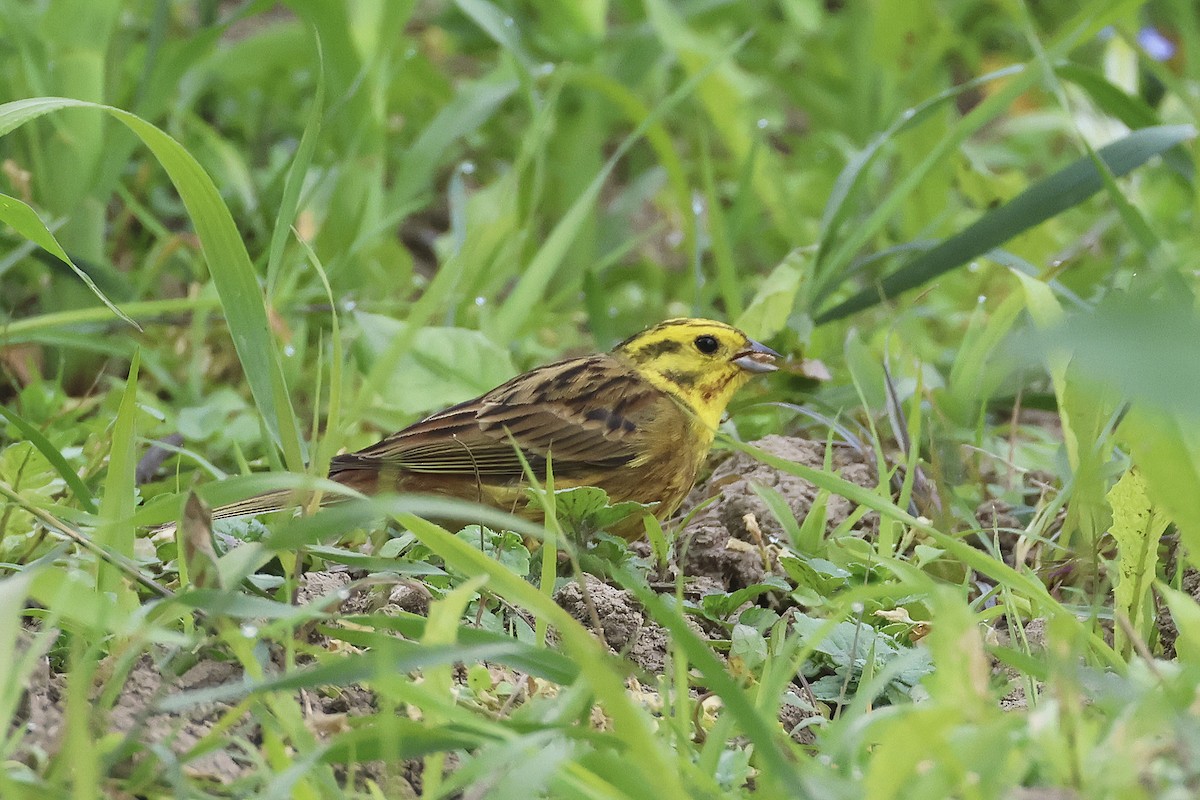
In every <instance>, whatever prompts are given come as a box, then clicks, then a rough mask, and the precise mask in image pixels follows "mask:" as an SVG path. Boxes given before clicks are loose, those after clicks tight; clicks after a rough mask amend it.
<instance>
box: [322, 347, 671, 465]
mask: <svg viewBox="0 0 1200 800" xmlns="http://www.w3.org/2000/svg"><path fill="white" fill-rule="evenodd" d="M663 399H664V396H663V395H662V393H661V392H660V391H659V390H658V389H656V388H654V387H653V386H651V385H650V384H649V383H647V382H645V381H643V380H641V379H640V378H638V377H637V375H636V374H635V373H633V372H631V371H630V369H629V368H628V367H627V366H625V365H624V364H623V363H622V362H621V361H618V360H617V359H616V358H614V357H613V356H611V355H607V354H601V355H594V356H586V357H583V358H575V359H570V360H568V361H560V362H558V363H556V364H549V365H547V366H545V367H539V368H538V369H535V370H532V371H530V372H527V373H524V374H523V375H519V376H517V377H516V378H513V379H512V380H511V381H509V382H508V383H505V384H503V385H501V386H499V387H497V388H496V389H493V390H492V391H490V392H488V393H487V394H485V395H483V396H482V397H479V398H476V399H475V400H469V401H467V402H465V403H461V404H459V405H457V406H454V407H452V408H448V409H446V410H445V411H441V412H438V413H437V414H433V415H432V416H429V417H426V418H425V419H423V420H421V421H420V422H417V423H414V424H413V425H411V426H409V427H407V428H405V429H404V430H402V431H399V432H398V433H395V434H392V435H391V436H389V437H387V438H386V439H383V440H382V441H380V442H378V443H377V444H374V445H371V446H370V447H367V448H365V449H363V450H360V451H358V452H357V453H351V454H347V455H343V456H338V457H336V458H335V459H334V460H333V464H332V465H331V466H332V469H333V470H347V469H350V470H353V469H400V470H403V471H405V472H411V473H425V474H439V475H448V476H449V475H466V476H475V477H486V478H490V479H492V480H506V479H513V478H520V477H521V476H522V475H523V472H524V470H523V468H522V466H521V459H520V457H518V455H517V448H519V449H520V452H521V454H522V455H523V456H524V458H525V460H526V461H528V462H529V464H530V466H531V467H533V468H534V469H539V468H541V467H543V466H544V465H545V462H546V460H547V458H550V459H551V460H552V462H553V464H554V473H555V475H561V476H564V477H567V476H570V475H571V474H573V473H575V472H580V473H584V472H591V471H593V470H595V469H597V468H614V467H619V466H622V465H624V464H627V463H629V462H630V461H632V460H633V459H635V458H637V456H638V455H640V454H641V448H639V441H640V439H641V437H639V436H638V433H639V430H640V428H641V426H643V425H644V424H645V423H646V422H647V421H648V419H649V418H650V416H651V415H653V413H654V404H655V402H656V401H659V402H661V401H662V400H663ZM510 437H511V438H510ZM514 444H515V445H516V447H514Z"/></svg>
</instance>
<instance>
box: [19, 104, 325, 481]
mask: <svg viewBox="0 0 1200 800" xmlns="http://www.w3.org/2000/svg"><path fill="white" fill-rule="evenodd" d="M64 108H92V109H96V110H99V111H104V112H105V113H107V114H110V115H111V116H113V117H115V118H116V119H117V120H119V121H120V122H122V123H123V124H124V125H125V126H126V127H128V128H129V129H130V130H131V131H133V132H134V133H135V134H137V136H138V137H139V138H140V139H141V140H142V142H143V143H144V144H145V145H146V146H147V147H148V148H150V151H151V152H152V153H153V154H154V156H155V157H156V158H157V159H158V162H159V163H160V164H161V165H162V167H163V169H165V170H166V171H167V174H168V175H169V176H170V178H171V182H172V183H173V184H174V185H175V189H176V191H178V192H179V196H180V198H181V199H182V200H183V204H184V206H185V207H186V208H187V211H188V214H189V216H190V217H191V220H192V225H193V226H194V227H195V229H196V235H197V237H198V238H199V239H200V248H201V250H202V251H203V253H204V258H205V261H207V263H208V267H209V272H210V274H211V276H212V280H213V283H214V284H215V286H216V288H217V294H218V296H219V297H220V299H221V306H222V308H223V309H224V311H225V319H226V320H227V322H228V324H229V332H230V335H231V336H232V337H233V346H234V349H235V350H236V351H237V355H238V359H239V360H240V361H241V364H242V368H243V369H244V370H245V373H246V380H247V382H248V383H249V385H250V393H251V394H252V395H253V396H254V402H255V404H256V405H257V406H258V410H259V413H260V414H262V417H263V419H264V420H265V422H266V425H267V429H268V430H269V431H270V433H271V437H272V439H273V440H274V441H275V443H276V444H277V445H279V446H280V448H281V449H282V450H283V453H284V457H285V459H286V460H287V463H288V466H289V468H290V469H292V470H294V471H300V470H302V469H303V468H304V454H303V445H302V443H301V440H300V428H299V425H298V423H297V420H296V416H295V413H294V412H293V411H292V408H291V400H290V398H289V397H287V395H286V394H284V395H283V396H280V397H277V396H276V395H277V394H278V393H279V392H280V391H281V389H282V387H284V386H285V385H286V384H285V382H284V379H283V368H282V366H281V365H280V362H279V351H278V349H277V348H276V347H275V341H274V339H273V338H272V336H271V329H270V325H269V324H268V320H267V308H266V305H265V304H264V302H263V294H262V290H261V289H260V288H259V285H258V279H257V276H256V274H255V271H254V265H253V263H251V261H250V254H249V253H247V252H246V246H245V244H244V243H243V242H242V240H241V237H240V236H239V234H238V230H237V226H236V225H235V224H234V222H233V217H232V216H231V215H230V213H229V208H228V207H227V206H226V205H225V202H224V201H223V200H222V199H221V195H220V193H219V192H218V191H217V187H216V186H215V185H214V184H213V182H212V179H211V178H210V177H209V176H208V174H207V173H206V172H205V171H204V168H203V167H201V166H200V164H199V162H197V161H196V159H195V158H193V157H192V155H191V154H190V153H188V152H187V150H185V149H184V148H183V147H182V146H181V145H180V144H179V143H178V142H176V141H175V140H174V139H172V138H171V137H170V136H168V135H167V134H166V133H164V132H163V131H161V130H159V129H158V128H157V127H155V126H154V125H151V124H150V123H149V122H146V121H145V120H143V119H141V118H140V117H138V116H136V115H134V114H130V113H129V112H127V111H122V110H121V109H119V108H113V107H112V106H105V105H101V104H98V103H87V102H83V101H79V100H71V99H68V98H62V97H40V98H34V99H30V100H17V101H14V102H11V103H5V104H4V105H0V135H3V134H4V133H7V132H8V131H11V130H12V129H13V128H15V127H17V126H18V125H21V124H23V123H25V122H28V121H30V120H32V119H36V118H37V117H40V116H42V115H44V114H49V113H50V112H52V111H58V110H61V109H64Z"/></svg>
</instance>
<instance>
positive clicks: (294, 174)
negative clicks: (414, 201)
mask: <svg viewBox="0 0 1200 800" xmlns="http://www.w3.org/2000/svg"><path fill="white" fill-rule="evenodd" d="M312 37H313V47H314V49H315V50H316V59H315V60H316V74H317V88H316V92H315V93H314V95H313V101H312V110H311V111H310V112H309V115H308V122H307V123H306V124H305V125H304V133H303V134H301V135H300V144H299V146H297V148H296V155H295V157H293V158H292V164H291V166H290V167H288V171H287V177H285V178H284V181H283V198H282V199H281V200H280V203H279V213H278V215H276V217H275V227H274V228H273V229H272V230H271V245H270V248H269V249H268V251H267V253H268V255H267V297H272V296H274V294H275V284H276V281H277V280H278V278H279V269H280V263H281V261H282V259H283V248H284V246H285V245H287V238H288V234H290V233H291V230H292V223H293V222H294V221H295V219H296V213H297V212H298V211H299V210H300V190H301V189H303V188H304V176H305V175H306V174H307V173H308V168H309V166H311V165H312V159H313V152H314V151H315V150H316V148H317V139H318V138H319V137H320V135H321V116H322V115H323V114H324V113H325V58H324V54H323V53H322V51H321V36H320V32H319V31H318V30H317V29H316V28H313V29H312Z"/></svg>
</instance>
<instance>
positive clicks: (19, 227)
mask: <svg viewBox="0 0 1200 800" xmlns="http://www.w3.org/2000/svg"><path fill="white" fill-rule="evenodd" d="M0 222H3V223H5V224H7V225H10V226H12V228H13V230H15V231H16V232H17V233H19V234H21V235H22V236H24V237H25V238H26V239H28V240H29V241H31V242H33V243H34V244H36V245H38V246H39V247H41V248H42V249H43V250H45V251H46V252H48V253H50V254H51V255H53V256H55V257H57V258H58V259H59V260H60V261H62V262H63V263H64V264H66V265H67V266H68V267H70V268H71V271H72V272H74V273H75V274H76V275H78V276H79V279H80V280H81V281H83V282H84V283H85V284H86V285H87V287H88V288H89V289H91V290H92V293H93V294H95V295H96V297H98V298H100V302H102V303H104V305H106V306H108V309H109V310H110V311H112V313H114V314H116V315H117V316H118V317H120V318H121V319H123V320H125V321H126V322H128V323H129V324H130V325H132V326H133V327H135V328H137V329H138V330H141V327H140V326H139V325H138V324H137V323H136V322H134V321H133V320H132V319H130V318H129V317H127V316H126V315H125V313H124V312H122V311H121V309H119V308H117V307H116V306H115V305H113V302H112V301H111V300H109V299H108V297H106V296H105V294H104V292H102V291H100V287H99V286H97V285H96V282H95V281H93V280H92V277H91V276H90V275H88V274H87V273H86V272H84V271H83V270H81V269H80V268H79V267H77V266H76V265H75V262H74V261H72V260H71V257H70V256H68V255H67V251H66V250H63V248H62V245H60V244H59V243H58V240H57V239H55V238H54V234H53V233H51V232H50V229H49V228H47V227H46V223H44V222H42V219H41V217H39V216H38V215H37V212H36V211H34V210H33V209H32V208H30V207H29V206H27V205H25V204H24V203H22V202H21V201H20V200H18V199H17V198H15V197H9V196H8V195H6V194H0Z"/></svg>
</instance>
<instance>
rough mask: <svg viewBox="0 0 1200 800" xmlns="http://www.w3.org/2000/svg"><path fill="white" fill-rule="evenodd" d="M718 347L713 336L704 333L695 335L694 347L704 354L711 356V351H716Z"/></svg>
mask: <svg viewBox="0 0 1200 800" xmlns="http://www.w3.org/2000/svg"><path fill="white" fill-rule="evenodd" d="M719 347H720V345H719V344H718V343H717V340H716V338H715V337H713V336H707V335H705V336H697V337H696V349H697V350H699V351H700V352H701V353H704V354H705V355H709V356H711V355H712V354H713V353H715V352H717V348H719Z"/></svg>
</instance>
